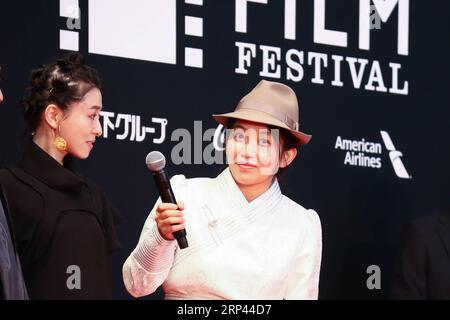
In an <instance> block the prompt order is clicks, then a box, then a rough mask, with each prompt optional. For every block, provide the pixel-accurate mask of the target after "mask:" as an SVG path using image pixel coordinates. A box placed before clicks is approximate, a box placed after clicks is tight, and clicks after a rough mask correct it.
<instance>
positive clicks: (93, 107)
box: [89, 106, 103, 110]
mask: <svg viewBox="0 0 450 320" xmlns="http://www.w3.org/2000/svg"><path fill="white" fill-rule="evenodd" d="M91 109H95V110H102V109H103V107H102V106H92V107H90V108H89V110H91Z"/></svg>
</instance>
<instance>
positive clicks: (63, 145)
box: [53, 126, 67, 151]
mask: <svg viewBox="0 0 450 320" xmlns="http://www.w3.org/2000/svg"><path fill="white" fill-rule="evenodd" d="M58 133H59V126H58ZM53 144H54V145H55V147H56V148H57V149H58V150H59V151H67V141H66V140H65V139H64V138H63V137H61V136H60V135H59V134H55V138H54V139H53Z"/></svg>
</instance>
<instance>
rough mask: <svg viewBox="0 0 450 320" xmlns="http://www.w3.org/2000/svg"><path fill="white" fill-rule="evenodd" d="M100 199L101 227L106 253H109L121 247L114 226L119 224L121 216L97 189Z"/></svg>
mask: <svg viewBox="0 0 450 320" xmlns="http://www.w3.org/2000/svg"><path fill="white" fill-rule="evenodd" d="M98 190H99V193H100V199H101V203H102V208H103V227H104V231H105V236H106V243H107V245H108V252H109V253H111V252H113V251H115V250H118V249H120V248H121V247H122V245H121V244H120V241H119V238H118V236H117V231H116V226H117V225H118V224H120V223H121V221H122V216H121V215H120V214H119V211H118V210H117V208H116V207H115V206H114V205H113V204H112V203H111V201H110V200H109V199H108V198H107V196H106V194H105V192H104V191H103V189H101V188H99V189H98Z"/></svg>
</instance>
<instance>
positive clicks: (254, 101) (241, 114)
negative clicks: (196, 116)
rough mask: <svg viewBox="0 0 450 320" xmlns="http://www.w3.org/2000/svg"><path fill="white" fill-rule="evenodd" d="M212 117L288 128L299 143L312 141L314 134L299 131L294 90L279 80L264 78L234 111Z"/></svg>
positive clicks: (219, 120) (219, 119) (225, 120)
mask: <svg viewBox="0 0 450 320" xmlns="http://www.w3.org/2000/svg"><path fill="white" fill-rule="evenodd" d="M212 116H213V118H214V119H215V120H216V121H217V122H219V123H220V124H222V125H224V126H226V125H227V122H228V120H229V119H230V118H232V119H240V120H247V121H253V122H258V123H264V124H268V125H272V126H275V127H279V128H283V129H287V130H289V132H290V133H292V135H293V136H294V137H296V138H297V140H298V144H299V145H305V144H307V143H308V142H309V140H311V135H309V134H306V133H303V132H301V131H299V108H298V102H297V97H296V95H295V92H294V90H292V89H291V88H290V87H288V86H287V85H285V84H282V83H279V82H273V81H267V80H261V81H260V82H259V83H258V85H257V86H256V87H255V88H254V89H253V90H252V91H250V93H248V94H247V95H246V96H245V97H243V98H242V99H241V101H239V103H238V105H237V106H236V109H235V110H234V111H233V112H229V113H224V114H213V115H212Z"/></svg>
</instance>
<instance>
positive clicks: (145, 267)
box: [122, 200, 176, 297]
mask: <svg viewBox="0 0 450 320" xmlns="http://www.w3.org/2000/svg"><path fill="white" fill-rule="evenodd" d="M159 203H160V200H158V201H157V203H156V204H155V206H154V208H153V210H152V212H151V213H150V215H149V216H148V218H147V220H146V221H145V224H144V228H143V229H142V233H141V236H140V238H139V242H138V245H137V246H136V248H135V249H134V250H133V252H131V254H130V256H129V257H128V259H127V260H126V261H125V263H124V265H123V268H122V273H123V281H124V283H125V287H126V288H127V290H128V292H129V293H130V294H131V295H132V296H134V297H142V296H145V295H149V294H151V293H153V292H155V291H156V289H157V288H158V287H159V286H160V285H161V284H162V283H163V282H164V281H165V280H166V278H167V276H168V274H169V271H170V269H171V267H172V264H173V260H174V256H175V250H176V241H175V240H171V241H168V240H165V239H164V238H163V237H162V236H161V235H160V233H159V231H158V227H157V225H156V221H155V215H156V207H157V206H158V204H159Z"/></svg>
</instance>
